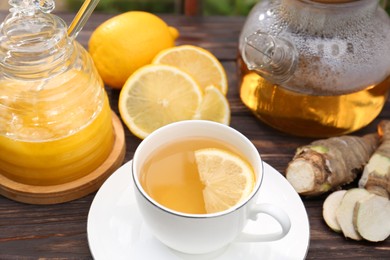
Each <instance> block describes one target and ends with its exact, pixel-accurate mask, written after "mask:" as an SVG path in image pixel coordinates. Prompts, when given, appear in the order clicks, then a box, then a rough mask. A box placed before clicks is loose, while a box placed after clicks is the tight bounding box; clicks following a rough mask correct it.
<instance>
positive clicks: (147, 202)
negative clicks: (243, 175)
mask: <svg viewBox="0 0 390 260" xmlns="http://www.w3.org/2000/svg"><path fill="white" fill-rule="evenodd" d="M191 137H207V138H211V139H216V140H220V141H223V142H225V143H228V144H230V145H232V146H233V147H235V148H236V149H237V151H239V152H240V153H241V155H242V156H244V157H245V158H246V159H247V160H248V162H249V163H250V164H251V165H252V167H253V169H254V171H255V174H256V185H255V187H254V189H253V191H252V193H251V194H250V195H249V196H248V198H247V199H246V200H244V201H242V202H241V203H239V204H237V205H235V206H234V207H232V208H230V209H228V210H225V211H222V212H218V213H212V214H187V213H181V212H177V211H174V210H171V209H169V208H167V207H164V206H163V205H161V204H159V203H157V202H156V201H155V200H154V199H153V198H151V197H150V196H149V195H148V194H147V193H146V192H145V190H144V189H143V188H142V186H141V183H140V181H139V175H140V172H141V168H142V167H143V164H144V163H145V160H146V159H147V158H148V157H149V156H150V154H151V152H152V151H154V150H155V149H156V148H158V147H160V146H164V145H165V144H168V143H171V142H174V141H175V140H177V139H183V138H191ZM132 174H133V180H134V185H135V187H136V188H135V189H134V190H135V195H136V196H135V197H136V201H137V204H138V207H139V210H140V212H141V215H142V218H143V220H144V221H145V223H146V224H147V225H148V227H149V228H150V230H151V231H152V233H153V234H154V236H155V237H156V238H157V239H158V240H160V241H161V242H162V243H164V244H165V245H167V246H168V247H170V248H172V249H175V250H177V251H179V252H183V253H187V254H206V253H210V252H213V251H216V250H219V249H221V248H223V247H225V246H227V245H229V244H230V243H231V242H265V241H274V240H279V239H281V238H283V237H284V236H285V235H286V234H287V233H288V232H289V230H290V226H291V222H290V218H289V217H288V215H287V214H286V213H285V211H283V210H282V209H280V208H279V207H277V206H275V205H271V204H257V203H256V201H257V195H258V193H259V190H260V189H261V182H262V179H263V164H262V160H261V158H260V155H259V153H258V151H257V149H256V147H255V146H254V145H253V144H252V142H251V141H249V139H247V138H246V137H245V136H244V135H242V134H241V133H240V132H238V131H236V130H235V129H233V128H231V127H229V126H226V125H222V124H219V123H215V122H211V121H202V120H190V121H180V122H176V123H172V124H169V125H166V126H164V127H161V128H159V129H157V130H156V131H154V132H153V133H152V134H150V135H149V136H148V137H146V138H145V139H144V140H143V141H142V142H141V144H140V145H139V146H138V147H137V149H136V151H135V154H134V158H133V165H132ZM263 213H264V214H268V215H270V216H271V217H273V218H274V219H275V220H276V221H277V222H279V224H280V226H281V229H279V230H275V232H274V233H270V234H264V233H262V232H261V230H259V232H258V234H252V233H251V234H247V233H244V232H242V230H243V229H244V227H245V225H246V223H247V221H248V220H249V219H251V220H254V221H256V218H257V215H258V214H263Z"/></svg>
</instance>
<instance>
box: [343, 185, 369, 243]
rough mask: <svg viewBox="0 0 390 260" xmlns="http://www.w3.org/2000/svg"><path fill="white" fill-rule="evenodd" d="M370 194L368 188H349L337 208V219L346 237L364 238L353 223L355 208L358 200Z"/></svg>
mask: <svg viewBox="0 0 390 260" xmlns="http://www.w3.org/2000/svg"><path fill="white" fill-rule="evenodd" d="M368 196H370V193H369V192H368V191H367V190H365V189H360V188H353V189H350V190H348V191H347V192H346V193H345V195H344V197H343V198H342V200H341V203H340V205H339V207H338V208H337V209H336V219H337V222H338V223H339V225H340V228H341V231H342V232H343V234H344V236H345V237H347V238H352V239H354V240H362V237H361V236H360V234H359V233H358V232H357V231H356V229H355V226H354V224H353V219H354V209H355V204H356V202H358V201H359V200H361V199H363V198H365V197H368Z"/></svg>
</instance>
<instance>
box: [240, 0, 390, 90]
mask: <svg viewBox="0 0 390 260" xmlns="http://www.w3.org/2000/svg"><path fill="white" fill-rule="evenodd" d="M262 2H263V3H260V5H258V8H257V9H255V10H254V11H253V12H252V13H251V14H250V15H249V18H248V20H247V22H246V24H245V26H244V28H243V31H242V35H241V39H240V50H241V55H242V56H243V57H244V56H245V50H246V49H247V47H246V46H247V42H248V40H247V39H248V37H249V38H250V37H253V36H254V35H255V34H256V33H258V32H261V33H262V34H263V35H269V36H270V37H273V38H274V39H275V40H274V41H277V40H278V39H279V38H280V39H281V41H282V42H287V43H288V44H291V45H292V46H294V48H293V49H295V50H296V51H297V56H298V57H297V67H296V70H295V71H294V72H293V73H292V74H293V75H291V77H290V78H289V80H288V81H286V80H285V81H283V82H280V81H279V80H278V75H275V78H274V79H273V78H272V75H266V76H265V77H266V78H267V79H270V81H271V82H274V83H277V84H279V83H282V84H281V86H282V87H285V88H287V89H290V90H292V91H295V92H298V93H307V94H311V95H339V94H347V93H352V92H356V91H359V90H363V89H366V88H367V87H369V86H371V85H373V84H376V83H378V82H379V81H381V80H383V79H385V78H386V77H387V76H388V75H389V74H390V59H385V58H384V57H387V56H389V55H390V46H388V45H386V43H389V42H390V33H389V30H388V27H387V26H383V24H386V23H388V17H387V15H386V14H385V13H384V12H377V10H378V8H377V6H378V1H375V0H374V1H372V0H371V1H370V0H360V1H352V2H351V1H350V2H351V3H346V4H322V3H314V2H315V1H298V0H280V1H269V3H268V1H262ZM308 2H312V3H311V5H309V4H308ZM361 2H364V3H361ZM359 5H360V7H358V6H359ZM352 9H358V10H357V11H356V12H352ZM373 15H375V16H376V17H375V19H372V16H373ZM276 46H278V45H277V44H276ZM256 55H257V54H251V57H246V58H244V61H246V60H250V59H255V58H254V57H255V56H256ZM246 56H248V55H246ZM287 58H289V57H287ZM287 62H289V61H287ZM246 63H247V65H248V68H249V69H250V67H253V64H250V63H248V62H246ZM264 64H265V63H262V64H258V66H260V67H262V66H265V65H264ZM260 74H261V73H260ZM263 76H264V75H263Z"/></svg>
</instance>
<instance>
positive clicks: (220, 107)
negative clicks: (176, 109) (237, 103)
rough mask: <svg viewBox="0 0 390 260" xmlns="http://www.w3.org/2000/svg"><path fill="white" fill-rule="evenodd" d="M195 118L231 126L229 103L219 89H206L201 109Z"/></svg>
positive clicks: (210, 87)
mask: <svg viewBox="0 0 390 260" xmlns="http://www.w3.org/2000/svg"><path fill="white" fill-rule="evenodd" d="M195 118H196V119H202V120H210V121H214V122H218V123H222V124H225V125H229V122H230V107H229V102H228V100H227V99H226V97H225V96H224V95H223V94H222V93H221V91H220V90H219V89H218V88H216V87H214V86H209V87H207V88H206V89H205V91H204V96H203V99H202V103H201V105H200V109H199V111H198V113H197V115H196V116H195Z"/></svg>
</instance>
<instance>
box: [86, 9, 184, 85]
mask: <svg viewBox="0 0 390 260" xmlns="http://www.w3.org/2000/svg"><path fill="white" fill-rule="evenodd" d="M178 36H179V33H178V31H177V30H176V29H175V28H173V27H169V26H168V25H167V24H166V23H165V22H164V21H163V20H162V19H160V18H159V17H157V16H156V15H154V14H151V13H148V12H142V11H131V12H126V13H123V14H120V15H117V16H114V17H112V18H111V19H109V20H107V21H105V22H104V23H102V24H101V25H100V26H99V27H97V28H96V29H95V31H94V32H93V33H92V35H91V38H90V40H89V46H88V47H89V53H90V54H91V56H92V59H93V61H94V63H95V65H96V68H97V70H98V72H99V74H100V76H101V77H102V79H103V81H104V83H106V84H107V85H109V86H111V87H113V88H122V86H123V84H124V83H125V82H126V80H127V79H128V78H129V76H130V75H131V74H132V73H133V72H134V71H135V70H137V69H138V68H140V67H142V66H144V65H146V64H149V63H151V61H152V59H153V58H154V56H155V55H156V54H157V53H159V52H160V51H161V50H163V49H166V48H170V47H173V46H174V45H175V39H176V38H177V37H178Z"/></svg>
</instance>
